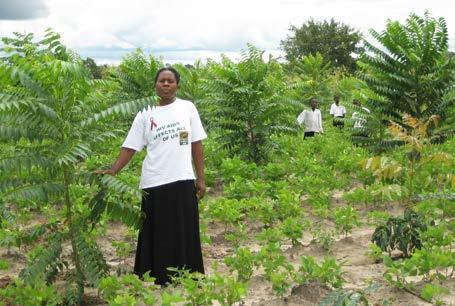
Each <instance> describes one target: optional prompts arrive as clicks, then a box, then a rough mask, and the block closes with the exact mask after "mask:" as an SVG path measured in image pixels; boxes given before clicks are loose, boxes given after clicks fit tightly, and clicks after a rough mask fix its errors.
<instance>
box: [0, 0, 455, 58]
mask: <svg viewBox="0 0 455 306" xmlns="http://www.w3.org/2000/svg"><path fill="white" fill-rule="evenodd" d="M425 10H429V11H430V13H431V14H432V16H433V17H444V18H445V20H446V22H447V25H448V28H449V37H450V49H451V50H455V0H431V1H428V0H230V1H219V0H186V1H185V0H165V1H153V0H128V1H120V0H0V36H2V37H3V36H11V35H12V33H13V32H15V31H16V32H22V33H23V32H33V33H35V34H36V35H37V36H38V37H40V36H42V35H43V33H44V30H45V29H46V28H48V27H51V28H53V29H54V30H55V31H57V32H58V33H60V34H61V36H62V40H63V42H64V43H65V44H66V45H67V46H68V47H69V48H71V49H73V50H75V51H77V52H78V53H79V54H81V55H82V56H83V57H87V56H89V57H92V58H94V59H95V60H96V61H97V62H98V63H118V62H119V61H120V60H121V57H122V55H123V54H125V52H128V51H131V50H133V49H134V48H137V47H141V48H143V49H144V50H146V51H147V52H151V53H152V54H154V55H155V56H159V57H162V58H163V60H164V61H165V62H168V63H174V62H182V63H193V62H194V61H195V60H196V59H202V60H205V59H206V58H207V57H209V58H212V59H215V60H217V59H219V57H220V54H221V53H224V54H226V55H228V56H230V57H232V58H236V57H238V52H239V51H240V50H241V49H245V48H246V45H247V43H251V44H253V45H255V46H256V47H258V48H260V49H263V50H268V51H269V52H271V53H272V54H274V55H277V56H279V55H280V54H282V53H281V52H280V50H279V48H280V41H281V40H283V39H285V38H286V36H287V35H288V34H290V33H289V27H290V25H295V26H299V27H300V26H301V25H302V24H303V23H305V22H306V21H307V20H308V19H309V18H311V17H312V18H314V19H315V20H320V21H322V20H324V19H330V18H334V19H335V20H336V21H341V22H344V23H346V24H349V25H351V26H352V27H354V28H355V29H357V30H360V31H361V32H363V33H364V34H367V31H368V29H370V28H374V29H375V30H377V31H382V30H383V29H384V27H385V23H386V20H387V19H388V18H389V19H392V20H399V21H404V20H405V19H406V17H407V16H408V15H409V13H411V12H414V13H417V14H419V15H421V16H422V15H423V13H424V11H425Z"/></svg>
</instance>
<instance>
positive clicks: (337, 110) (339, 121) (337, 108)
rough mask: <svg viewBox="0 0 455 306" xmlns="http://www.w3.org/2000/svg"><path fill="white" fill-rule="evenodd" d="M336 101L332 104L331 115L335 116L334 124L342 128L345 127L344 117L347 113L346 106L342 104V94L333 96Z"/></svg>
mask: <svg viewBox="0 0 455 306" xmlns="http://www.w3.org/2000/svg"><path fill="white" fill-rule="evenodd" d="M333 101H334V103H333V104H332V105H331V106H330V115H332V117H333V126H336V127H338V128H340V129H342V128H343V127H344V121H343V118H344V116H345V115H346V108H344V106H343V105H340V96H338V95H335V96H333Z"/></svg>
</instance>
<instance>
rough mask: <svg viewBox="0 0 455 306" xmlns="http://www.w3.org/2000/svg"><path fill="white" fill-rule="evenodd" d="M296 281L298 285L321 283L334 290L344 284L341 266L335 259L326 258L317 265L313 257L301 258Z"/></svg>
mask: <svg viewBox="0 0 455 306" xmlns="http://www.w3.org/2000/svg"><path fill="white" fill-rule="evenodd" d="M295 280H296V281H297V283H298V284H305V283H307V282H311V281H319V282H321V284H325V285H330V286H332V287H333V288H341V286H342V285H343V283H344V279H343V272H342V270H341V266H340V265H338V264H337V262H336V259H335V258H333V257H325V258H324V260H323V261H322V263H321V264H318V263H316V261H315V260H314V257H312V256H302V257H300V266H299V270H298V272H297V273H296V278H295Z"/></svg>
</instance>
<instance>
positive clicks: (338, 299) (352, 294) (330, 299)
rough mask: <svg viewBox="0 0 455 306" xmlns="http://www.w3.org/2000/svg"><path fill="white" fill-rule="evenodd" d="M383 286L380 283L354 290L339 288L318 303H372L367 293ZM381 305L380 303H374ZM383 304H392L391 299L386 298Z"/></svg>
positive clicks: (349, 305)
mask: <svg viewBox="0 0 455 306" xmlns="http://www.w3.org/2000/svg"><path fill="white" fill-rule="evenodd" d="M380 287H381V286H380V285H378V284H375V283H373V284H371V285H369V286H368V287H367V288H365V289H361V290H352V289H339V290H335V291H332V292H330V293H329V294H327V295H326V296H325V297H324V298H323V299H322V300H321V301H320V302H319V304H318V306H334V305H336V306H356V305H364V306H368V305H370V304H369V302H368V299H367V295H368V294H370V293H373V292H375V291H376V290H378V289H379V288H380ZM374 305H375V306H379V304H378V303H375V304H374ZM380 305H381V306H387V305H390V301H389V300H384V301H383V302H382V303H381V304H380Z"/></svg>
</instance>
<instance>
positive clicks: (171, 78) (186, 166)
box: [97, 67, 207, 285]
mask: <svg viewBox="0 0 455 306" xmlns="http://www.w3.org/2000/svg"><path fill="white" fill-rule="evenodd" d="M179 81H180V75H179V73H178V72H177V71H176V70H175V69H173V68H171V67H166V68H162V69H160V70H158V72H157V74H156V77H155V90H156V94H157V95H158V97H159V100H158V103H157V105H156V106H153V107H148V108H147V109H144V110H142V111H140V112H139V113H138V114H137V115H136V118H135V119H134V122H133V124H132V126H131V129H130V131H129V133H128V136H127V137H126V139H125V141H124V143H123V145H122V148H121V151H120V154H119V157H118V159H117V161H116V162H115V163H114V164H113V165H112V167H111V169H109V170H98V171H97V173H100V174H111V175H115V174H117V173H118V172H119V171H120V170H121V169H122V168H123V167H124V166H125V165H126V164H127V163H128V162H129V161H130V159H131V158H132V157H133V155H134V153H136V152H137V151H140V150H142V149H143V148H144V147H146V149H147V155H146V157H145V159H144V162H143V164H142V173H141V181H140V187H141V189H143V191H144V193H143V198H142V211H143V212H144V214H145V220H144V223H143V224H142V228H141V230H140V232H139V238H138V244H137V251H136V260H135V264H134V273H135V274H137V275H138V276H140V277H142V276H143V274H144V273H146V272H147V271H150V276H152V277H155V278H156V283H157V284H160V285H164V284H166V283H168V282H170V275H169V272H168V271H167V268H168V267H177V268H185V269H189V270H190V271H192V272H201V273H204V265H203V262H202V252H201V243H200V237H199V212H198V202H197V200H198V199H201V198H202V197H203V196H204V194H205V180H204V156H203V147H202V140H203V139H204V138H206V137H207V135H206V133H205V131H204V128H203V126H202V123H201V120H200V118H199V114H198V111H197V109H196V107H195V106H194V104H193V103H192V102H190V101H186V100H181V99H178V98H176V93H177V89H178V85H179ZM192 161H193V162H194V168H195V170H196V178H195V176H194V172H193V167H192ZM195 179H196V180H195Z"/></svg>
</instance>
